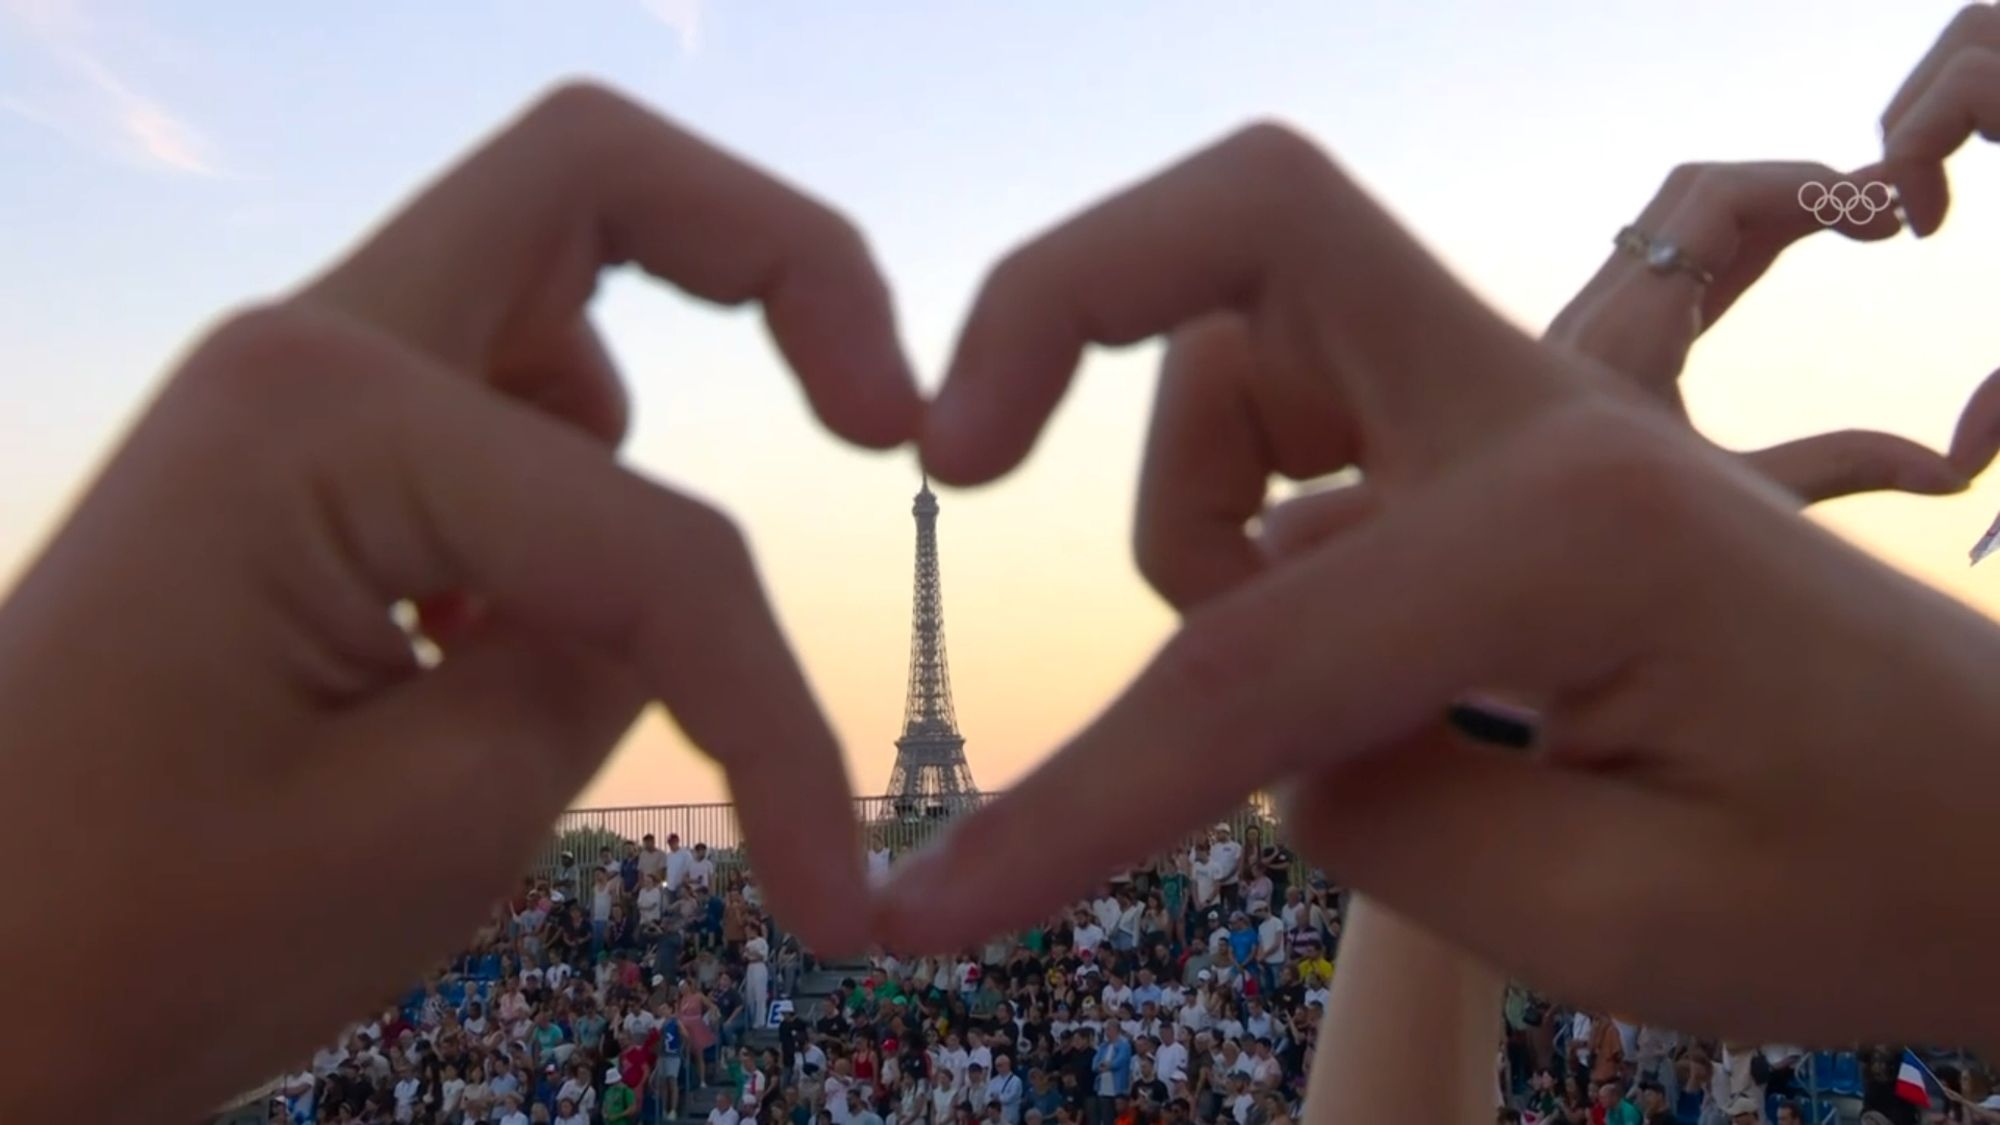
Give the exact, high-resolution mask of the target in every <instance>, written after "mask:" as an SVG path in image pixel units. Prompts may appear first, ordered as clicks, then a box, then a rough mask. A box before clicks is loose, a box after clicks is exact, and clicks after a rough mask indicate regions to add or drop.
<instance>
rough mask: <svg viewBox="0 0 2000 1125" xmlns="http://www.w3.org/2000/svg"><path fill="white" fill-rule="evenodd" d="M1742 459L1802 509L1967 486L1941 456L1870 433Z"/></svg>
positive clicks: (1791, 444)
mask: <svg viewBox="0 0 2000 1125" xmlns="http://www.w3.org/2000/svg"><path fill="white" fill-rule="evenodd" d="M1743 457H1744V460H1746V461H1748V462H1749V463H1750V466H1751V467H1752V468H1754V469H1756V470H1757V471H1758V472H1759V473H1760V474H1762V475H1763V476H1765V477H1766V478H1768V479H1769V480H1771V481H1772V482H1774V483H1776V484H1778V485H1780V486H1781V487H1783V488H1785V489H1786V490H1787V491H1789V492H1792V493H1793V494H1795V495H1797V496H1798V497H1799V498H1800V499H1801V500H1803V501H1804V502H1805V503H1806V504H1808V505H1811V504H1817V503H1819V502H1820V501H1822V500H1832V499H1834V498H1836V497H1840V496H1852V495H1855V494H1857V493H1862V492H1884V491H1896V492H1914V493H1918V494H1920V495H1925V496H1946V495H1950V494H1951V493H1954V492H1961V491H1964V489H1965V487H1966V484H1967V483H1968V482H1967V480H1966V478H1965V475H1964V474H1963V473H1961V472H1959V471H1958V470H1957V469H1956V468H1953V467H1952V463H1951V462H1950V461H1947V460H1946V459H1945V458H1944V456H1943V455H1941V454H1939V453H1937V452H1935V451H1933V450H1930V449H1926V448H1925V447H1923V446H1921V445H1918V444H1917V443H1916V442H1913V441H1911V440H1909V439H1908V438H1901V437H1897V436H1895V435H1894V434H1885V433H1879V432H1877V431H1874V430H1836V431H1834V432H1832V433H1825V434H1817V435H1814V436H1813V437H1809V438H1800V439H1799V440H1797V441H1788V442H1785V443H1784V444H1782V445H1774V446H1771V447H1770V448H1768V449H1759V450H1756V451H1754V452H1751V453H1746V454H1744V455H1743Z"/></svg>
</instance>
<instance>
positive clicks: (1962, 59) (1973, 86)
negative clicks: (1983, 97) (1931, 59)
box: [1939, 47, 2000, 100]
mask: <svg viewBox="0 0 2000 1125" xmlns="http://www.w3.org/2000/svg"><path fill="white" fill-rule="evenodd" d="M1996 80H2000V52H1996V51H1994V50H1992V49H1990V48H1987V47H1974V48H1970V49H1967V50H1962V51H1959V52H1957V53H1956V54H1954V55H1952V57H1951V61H1949V62H1947V63H1945V64H1944V72H1943V73H1942V74H1941V75H1940V76H1939V82H1940V83H1942V84H1943V85H1944V87H1945V88H1946V89H1949V90H1951V91H1952V92H1953V94H1954V95H1956V96H1957V97H1959V98H1960V99H1961V100H1969V99H1970V98H1971V96H1972V95H1974V94H1976V93H1977V92H1979V91H1982V90H1986V89H1988V88H1990V87H1991V86H1992V85H1993V84H1994V82H1995V81H1996Z"/></svg>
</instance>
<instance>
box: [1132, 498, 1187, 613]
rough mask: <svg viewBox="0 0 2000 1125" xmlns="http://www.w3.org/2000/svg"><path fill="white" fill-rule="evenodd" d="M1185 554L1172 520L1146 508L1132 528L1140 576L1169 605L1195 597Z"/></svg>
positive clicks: (1134, 553)
mask: <svg viewBox="0 0 2000 1125" xmlns="http://www.w3.org/2000/svg"><path fill="white" fill-rule="evenodd" d="M1185 554H1186V552H1185V551H1184V549H1183V547H1182V545H1181V543H1180V541H1179V538H1178V536H1177V535H1176V534H1175V533H1174V531H1173V525H1172V522H1171V520H1169V519H1167V518H1165V517H1163V515H1162V514H1161V513H1158V512H1148V511H1145V510H1143V509H1142V510H1141V512H1140V513H1139V517H1138V519H1137V520H1136V521H1135V522H1134V525H1133V528H1132V557H1133V561H1134V563H1135V564H1136V565H1137V566H1138V569H1139V576H1140V577H1141V578H1143V579H1145V580H1146V584H1147V585H1148V586H1151V587H1152V588H1153V592H1154V593H1157V594H1159V595H1160V597H1162V598H1165V599H1166V600H1167V603H1168V604H1169V605H1173V606H1182V605H1185V604H1187V603H1188V602H1189V601H1191V600H1192V598H1193V591H1192V589H1191V588H1190V587H1191V583H1190V581H1189V575H1188V572H1187V567H1186V566H1185V565H1184V558H1185Z"/></svg>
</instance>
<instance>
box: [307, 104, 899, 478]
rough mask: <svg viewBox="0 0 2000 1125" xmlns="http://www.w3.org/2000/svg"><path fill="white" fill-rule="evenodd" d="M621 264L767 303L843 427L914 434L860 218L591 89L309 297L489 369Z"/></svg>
mask: <svg viewBox="0 0 2000 1125" xmlns="http://www.w3.org/2000/svg"><path fill="white" fill-rule="evenodd" d="M625 262H634V263H636V264H637V265H639V266H640V267H641V268H642V269H644V270H646V272H648V273H650V274H652V275H654V276H655V277H658V278H661V279H662V280H665V281H669V282H672V283H673V284H675V285H676V286H678V287H680V288H681V289H684V290H686V291H687V292H689V293H692V294H694V295H695V296H698V297H704V298H707V299H708V300H711V301H717V302H720V303H723V304H729V305H735V304H741V303H743V302H745V301H751V300H756V301H760V302H762V304H763V306H764V312H765V318H766V321H767V322H768V324H769V326H770V329H771V333H772V335H773V336H774V337H775V338H776V341H777V343H778V346H779V348H780V349H781V350H782V351H783V353H784V355H785V358H786V360H787V361H788V362H789V363H790V364H791V365H792V367H793V368H794V369H795V370H796V371H797V372H798V374H799V378H800V380H801V381H802V382H803V383H804V386H805V390H806V393H807V395H808V396H809V397H810V399H811V400H812V403H813V407H814V409H815V410H816V411H817V412H818V413H819V415H820V417H821V418H822V419H823V420H824V421H825V422H826V424H827V425H828V426H830V427H831V428H832V429H833V430H834V431H835V432H837V433H839V434H841V435H842V436H844V437H846V438H848V439H850V440H853V441H856V442H860V443H862V444H865V445H871V446H888V445H893V444H896V443H899V442H902V441H905V440H908V439H909V437H910V436H911V434H912V433H913V432H914V430H915V428H916V425H917V422H918V419H919V418H920V417H921V412H922V404H921V400H920V399H919V397H918V395H917V391H916V387H915V381H914V379H913V378H912V377H911V375H910V372H909V365H908V363H907V361H906V360H905V359H904V357H903V354H902V350H901V348H900V346H899V344H898V343H897V338H896V331H895V322H894V316H893V313H892V311H891V308H890V302H889V296H888V288H887V286H886V285H885V283H884V282H883V280H882V277H881V275H880V273H879V272H878V271H877V269H876V268H875V265H874V262H873V261H872V259H871V258H870V256H869V253H868V250H867V247H866V245H865V244H864V242H863V241H862V239H861V236H860V234H859V233H858V232H857V231H856V230H855V228H854V226H853V225H852V224H851V223H849V222H848V221H847V220H846V219H844V218H842V217H841V216H840V215H838V214H837V213H835V212H834V211H832V210H830V209H829V208H827V207H826V206H825V205H823V204H821V203H819V202H817V201H815V200H813V199H811V198H809V197H807V196H806V195H804V194H803V193H801V192H799V191H798V190H796V189H794V188H792V187H790V186H788V185H786V184H784V183H781V182H780V181H778V180H777V179H775V178H773V177H772V176H770V175H767V174H766V173H764V172H761V171H759V170H758V169H756V168H753V167H752V166H750V165H749V164H746V163H744V162H743V161H741V160H739V159H737V158H736V157H734V156H731V155H729V154H728V153H725V152H723V151H721V150H720V149H718V148H715V147H714V146H712V145H710V144H708V143H707V142H705V141H703V140H701V139H700V138H698V137H695V136H694V135H692V134H690V133H688V132H686V131H684V130H682V129H679V128H677V127H675V126H674V125H672V124H669V123H668V122H667V121H665V120H663V119H661V118H659V117H657V116H655V115H654V114H652V113H650V112H648V111H646V110H644V109H641V108H640V107H639V106H637V105H635V104H633V103H632V102H629V101H627V100H625V99H624V98H623V97H620V96H619V95H617V94H615V93H612V92H610V91H608V90H604V89H601V88H599V87H595V86H590V85H582V84H578V85H570V86H565V87H563V88H561V89H559V90H557V91H556V92H554V93H553V94H551V95H550V96H548V97H547V98H545V99H543V100H542V101H541V102H540V103H539V104H537V105H536V106H535V107H534V108H533V109H531V110H529V111H528V112H527V113H526V114H525V115H523V116H522V117H521V118H520V119H519V120H518V121H516V122H514V123H513V124H512V125H511V126H509V127H508V128H506V129H505V130H503V131H502V132H501V133H500V134H499V135H498V136H496V137H495V138H493V139H492V140H491V141H489V142H487V143H486V144H485V145H484V146H482V147H481V148H480V149H478V150H477V151H476V152H474V153H473V154H472V156H470V157H469V158H467V159H466V160H465V161H464V162H463V163H462V164H460V165H459V166H458V167H456V168H454V169H453V170H452V171H450V172H449V173H447V174H446V175H445V176H444V177H443V178H442V179H440V180H438V181H437V182H436V183H435V184H433V185H432V186H431V187H430V188H429V189H428V190H426V191H425V192H424V193H423V194H422V195H420V196H419V197H418V198H417V199H416V200H415V201H414V202H413V203H411V204H410V205H409V206H408V207H407V208H406V209H404V210H403V211H402V213H400V214H399V215H397V216H396V217H395V218H394V219H392V220H391V221H390V222H389V223H388V224H387V225H386V226H384V227H383V228H382V229H381V230H379V231H377V232H376V233H375V234H374V236H373V237H371V238H370V239H369V240H368V241H367V242H366V243H364V244H363V245H362V246H361V247H360V248H359V249H357V250H355V251H354V252H353V253H352V254H351V255H350V256H349V257H348V258H347V259H346V260H345V261H343V262H341V263H340V264H339V265H338V266H336V267H335V268H334V269H333V270H332V271H330V272H329V273H327V274H326V275H324V276H323V277H321V278H320V279H319V280H317V281H316V282H314V283H313V284H312V285H311V286H309V287H308V288H307V289H306V290H305V292H304V293H303V294H302V297H303V298H304V299H306V300H309V301H313V302H318V303H321V304H324V305H327V306H332V307H335V308H338V309H340V310H342V311H345V312H347V313H349V314H351V315H355V316H358V317H360V318H362V319H364V320H366V321H368V322H370V323H372V324H374V325H376V326H377V327H379V328H382V329H384V330H387V331H388V332H390V333H392V334H394V335H396V336H398V337H401V338H402V339H404V340H405V341H407V342H409V343H412V344H415V345H417V346H419V347H422V348H423V349H425V350H427V351H429V352H430V353H431V354H433V355H434V356H436V357H438V358H439V359H442V360H443V361H445V362H446V363H447V364H449V365H452V366H454V367H459V368H466V367H478V366H480V365H481V364H483V363H484V361H485V358H486V356H487V355H488V354H489V352H490V351H491V350H492V349H493V348H494V346H495V343H496V338H497V337H498V336H499V335H500V334H501V333H502V332H503V331H504V330H505V328H506V326H507V324H508V322H509V321H510V319H512V318H516V317H520V316H524V315H526V316H533V317H537V318H541V319H546V320H550V321H553V322H555V323H563V322H564V321H563V320H562V318H563V317H565V316H566V315H574V313H575V312H576V311H577V310H578V309H580V308H581V307H582V306H583V305H584V304H585V303H587V302H588V301H589V299H590V297H591V295H592V293H593V292H594V291H595V289H596V284H597V277H598V273H599V272H600V271H601V270H602V269H603V268H605V267H607V266H615V265H620V264H623V263H625Z"/></svg>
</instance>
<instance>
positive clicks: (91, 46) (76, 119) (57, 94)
mask: <svg viewBox="0 0 2000 1125" xmlns="http://www.w3.org/2000/svg"><path fill="white" fill-rule="evenodd" d="M0 20H4V21H5V22H6V23H7V24H9V25H11V26H12V27H13V28H14V29H15V30H17V31H18V32H20V33H21V35H22V37H23V38H24V39H26V40H27V41H29V42H31V43H33V44H34V45H35V46H36V47H38V48H39V49H40V51H41V54H42V55H43V57H44V59H45V60H46V61H47V62H48V63H49V64H50V66H51V72H52V75H53V76H55V77H54V79H53V80H52V81H51V82H50V83H49V88H48V89H46V90H44V91H41V92H39V93H38V94H34V95H24V94H18V93H10V94H4V95H0V110H4V111H5V112H7V113H9V114H12V115H13V116H15V117H18V118H20V119H22V120H25V121H29V122H32V123H34V124H36V125H40V126H42V127H44V128H47V129H50V130H52V131H53V132H56V133H58V134H60V135H62V136H64V137H66V138H68V139H69V140H71V141H72V142H75V143H77V144H81V145H84V146H86V147H90V148H96V149H100V150H109V151H112V152H114V153H116V154H119V155H122V156H125V157H128V158H131V159H134V160H137V161H139V162H141V163H144V164H146V165H148V166H151V167H155V168H164V169H168V170H171V171H175V172H182V173H188V174H192V175H199V176H214V175H220V174H221V173H220V169H219V168H218V167H217V166H216V163H215V160H214V157H213V151H212V149H211V147H210V146H209V144H208V142H207V141H206V140H205V139H204V138H203V137H202V136H201V133H200V131H199V130H197V129H196V128H194V126H192V125H190V124H189V123H188V122H187V121H186V120H185V119H183V118H182V117H181V116H180V115H179V114H177V113H175V112H174V111H173V110H172V109H171V108H170V107H169V106H167V105H166V104H165V103H164V102H161V101H160V100H159V99H157V98H154V97H150V96H148V95H146V94H144V93H142V92H141V91H140V90H139V89H138V88H137V87H136V86H135V85H134V83H133V82H132V81H131V80H128V79H127V78H126V77H125V76H124V75H123V74H121V73H120V72H119V71H117V70H115V69H113V67H112V65H111V63H110V62H109V61H108V60H107V58H106V57H105V55H104V54H103V52H102V48H101V44H100V43H99V42H98V41H99V39H100V38H101V36H100V35H99V34H98V32H97V30H96V28H95V26H94V25H93V24H92V22H91V20H90V19H89V17H88V16H87V15H86V14H85V13H84V11H83V9H82V7H81V5H80V4H79V3H78V2H77V0H0Z"/></svg>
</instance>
